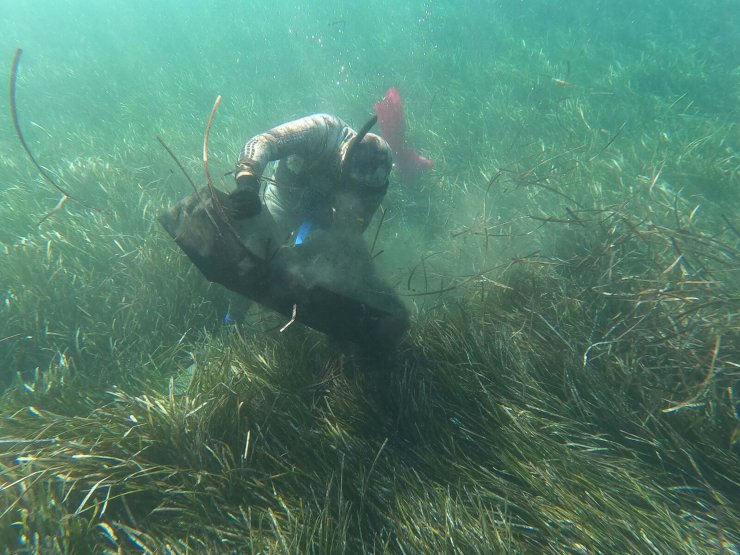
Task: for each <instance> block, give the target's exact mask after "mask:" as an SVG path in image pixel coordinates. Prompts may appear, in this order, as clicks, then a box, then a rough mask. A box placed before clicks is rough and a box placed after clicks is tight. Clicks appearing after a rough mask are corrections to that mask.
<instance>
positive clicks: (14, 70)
mask: <svg viewBox="0 0 740 555" xmlns="http://www.w3.org/2000/svg"><path fill="white" fill-rule="evenodd" d="M22 54H23V49H22V48H17V49H16V50H15V55H14V56H13V64H12V66H11V69H10V91H9V93H10V115H11V117H12V118H13V127H14V128H15V134H16V136H17V137H18V141H19V142H20V143H21V146H22V147H23V150H24V151H25V152H26V154H27V155H28V158H29V159H30V160H31V162H32V163H33V165H34V166H36V169H37V170H38V172H39V173H40V174H41V176H42V177H43V178H44V179H45V180H46V181H47V182H48V183H49V184H50V185H51V186H52V187H54V188H55V189H56V190H57V191H59V192H60V193H62V199H61V200H60V201H59V202H58V203H57V205H56V206H55V207H54V208H52V209H51V210H50V211H49V212H47V213H46V214H44V216H43V217H42V218H41V219H40V220H39V221H38V223H39V224H41V223H42V222H43V221H45V220H47V219H48V218H49V217H51V216H52V215H53V214H56V213H57V212H59V211H61V209H62V208H63V207H64V203H65V202H67V200H73V201H75V202H77V203H79V204H81V205H82V206H84V207H85V208H89V209H91V210H98V209H97V208H94V207H92V206H89V205H88V204H86V203H84V202H82V201H81V200H79V199H77V198H75V197H73V196H72V195H70V194H69V193H68V192H67V191H65V190H64V189H62V187H60V186H59V184H57V182H56V181H54V178H52V177H51V175H50V174H49V172H48V171H46V170H45V169H44V167H43V166H42V165H41V164H40V163H39V162H38V160H36V157H35V156H34V155H33V153H32V152H31V149H30V148H29V146H28V143H26V139H25V138H24V137H23V132H22V131H21V126H20V123H19V121H18V108H17V106H16V101H15V89H16V86H15V84H16V81H17V77H18V65H19V64H20V61H21V55H22Z"/></svg>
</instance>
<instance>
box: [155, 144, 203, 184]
mask: <svg viewBox="0 0 740 555" xmlns="http://www.w3.org/2000/svg"><path fill="white" fill-rule="evenodd" d="M157 140H158V141H159V144H160V145H162V148H163V149H165V151H166V152H167V154H169V155H170V158H172V160H173V161H174V162H175V164H177V167H178V168H180V171H181V172H182V174H183V175H184V176H185V179H187V180H188V183H190V185H191V186H192V187H193V191H194V192H195V196H196V197H197V196H198V187H196V186H195V182H194V181H193V178H192V177H190V174H189V173H188V172H187V170H186V169H185V167H184V166H183V165H182V164H181V163H180V160H178V159H177V156H175V153H174V152H172V149H170V147H169V146H167V144H166V143H165V142H164V140H163V139H162V137H160V136H159V135H157Z"/></svg>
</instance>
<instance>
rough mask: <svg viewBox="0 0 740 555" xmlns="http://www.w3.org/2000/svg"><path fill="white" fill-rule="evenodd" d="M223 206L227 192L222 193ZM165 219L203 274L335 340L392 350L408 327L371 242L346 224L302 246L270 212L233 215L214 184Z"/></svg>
mask: <svg viewBox="0 0 740 555" xmlns="http://www.w3.org/2000/svg"><path fill="white" fill-rule="evenodd" d="M216 194H217V195H218V197H219V199H220V200H221V202H222V203H223V201H224V198H225V194H224V193H222V192H220V191H217V192H216ZM159 221H160V223H161V224H162V226H163V227H164V228H165V229H166V230H167V232H168V233H169V234H170V235H171V236H172V238H173V239H174V240H175V242H176V243H177V244H178V245H179V246H180V248H181V249H182V250H183V251H184V252H185V254H187V255H188V257H189V258H190V259H191V260H192V261H193V263H194V264H195V265H196V266H197V268H198V269H199V270H200V271H201V273H202V274H203V275H204V276H205V277H206V278H207V279H208V280H209V281H212V282H215V283H219V284H221V285H223V286H225V287H227V288H228V289H230V290H231V291H234V292H236V293H239V294H241V295H245V296H246V297H249V298H250V299H252V300H254V301H256V302H258V303H260V304H263V305H264V306H267V307H269V308H271V309H273V310H276V311H278V312H280V313H281V314H283V315H285V316H286V317H287V318H291V317H292V315H293V308H294V306H295V314H296V320H297V321H298V322H301V323H303V324H305V325H307V326H310V327H312V328H314V329H316V330H318V331H321V332H324V333H326V334H328V335H330V336H332V337H333V338H335V339H338V340H343V341H351V342H353V343H356V344H358V345H360V346H361V347H363V349H365V350H369V351H374V350H376V349H378V350H384V349H387V348H389V347H391V346H392V345H393V344H394V343H396V342H397V341H398V339H399V338H400V337H401V336H402V335H403V333H404V332H405V331H406V329H407V328H408V321H409V317H408V312H407V311H406V308H405V307H404V306H403V303H402V302H401V300H400V299H399V298H398V296H397V295H396V294H395V293H394V292H393V290H392V289H391V288H390V287H389V285H388V284H387V283H385V282H384V281H383V280H381V279H380V278H379V277H378V276H377V274H376V273H375V270H374V265H373V262H372V259H371V257H370V253H369V252H368V249H367V246H366V244H365V241H364V240H363V238H362V236H361V235H360V234H358V233H347V232H343V231H342V229H336V228H332V229H329V230H316V231H315V232H312V233H311V234H310V236H309V238H308V239H307V240H306V241H305V242H304V243H302V244H301V245H296V246H292V245H290V243H289V242H287V241H286V239H287V238H286V237H278V235H277V233H278V232H277V226H276V225H275V223H274V222H273V221H272V218H271V217H270V214H269V212H268V211H267V210H262V212H261V213H260V215H259V216H257V217H256V218H250V219H247V220H243V221H239V222H237V221H233V220H230V219H228V218H226V217H225V215H224V214H223V213H222V212H221V210H220V209H219V208H218V207H214V206H213V199H212V197H211V193H210V191H209V190H208V188H207V187H204V188H203V189H201V190H200V191H199V192H198V193H197V194H192V195H190V196H188V197H186V198H185V199H183V200H182V201H180V202H178V203H177V204H176V205H175V206H173V207H172V208H171V209H170V210H169V211H168V212H165V213H163V214H162V215H160V217H159Z"/></svg>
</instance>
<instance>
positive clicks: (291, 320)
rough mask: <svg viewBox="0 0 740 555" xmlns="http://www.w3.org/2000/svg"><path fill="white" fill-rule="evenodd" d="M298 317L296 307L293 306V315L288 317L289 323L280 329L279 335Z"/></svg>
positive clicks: (295, 305)
mask: <svg viewBox="0 0 740 555" xmlns="http://www.w3.org/2000/svg"><path fill="white" fill-rule="evenodd" d="M297 316H298V305H297V304H294V305H293V315H292V316H291V317H290V321H289V322H288V323H287V324H285V325H284V326H283V327H282V328H280V333H283V332H284V331H285V330H287V329H288V326H290V325H291V324H292V323H293V322H295V319H296V317H297Z"/></svg>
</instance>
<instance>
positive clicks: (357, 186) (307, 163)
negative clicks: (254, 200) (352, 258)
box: [236, 114, 392, 232]
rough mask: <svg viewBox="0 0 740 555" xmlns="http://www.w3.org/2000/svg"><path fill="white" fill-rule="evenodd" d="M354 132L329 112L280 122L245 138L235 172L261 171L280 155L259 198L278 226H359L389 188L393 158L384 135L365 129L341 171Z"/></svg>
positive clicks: (288, 228)
mask: <svg viewBox="0 0 740 555" xmlns="http://www.w3.org/2000/svg"><path fill="white" fill-rule="evenodd" d="M356 135H357V133H356V132H355V130H354V129H352V128H351V127H349V126H348V125H347V124H346V123H345V122H344V121H342V120H341V119H339V118H338V117H336V116H331V115H328V114H314V115H312V116H307V117H304V118H301V119H298V120H295V121H291V122H288V123H284V124H282V125H279V126H278V127H275V128H274V129H271V130H270V131H267V132H265V133H262V134H260V135H257V136H255V137H253V138H251V139H249V141H247V143H246V144H245V145H244V148H243V149H242V150H241V152H240V154H239V159H238V161H237V169H236V177H237V179H238V178H239V177H240V176H242V175H247V174H248V175H254V176H256V177H261V176H262V173H263V172H264V171H265V167H266V166H267V164H268V163H269V162H272V161H275V160H279V163H278V166H277V168H276V170H275V175H274V179H275V182H274V183H273V182H270V183H269V184H268V185H267V186H266V188H265V194H264V200H265V205H266V206H267V208H268V210H269V211H270V213H271V215H272V216H273V218H274V219H275V221H276V223H277V224H278V225H279V226H280V227H281V228H282V229H284V230H286V231H287V232H295V231H296V230H297V229H298V227H299V226H300V225H301V224H303V223H304V222H306V221H311V222H312V224H313V225H314V226H315V227H328V225H329V224H330V223H334V224H336V223H337V222H338V221H339V222H341V223H342V224H344V225H346V226H350V227H352V228H353V229H356V230H358V231H360V232H362V231H364V230H365V228H367V226H368V224H369V223H370V220H371V219H372V216H373V214H374V213H375V211H376V210H377V208H378V206H379V204H380V202H381V200H382V199H383V196H384V195H385V192H386V190H387V188H388V175H389V173H390V170H391V166H392V158H391V149H390V147H389V146H388V144H387V143H386V142H385V140H383V139H382V138H381V137H379V136H378V135H374V134H372V133H368V134H367V135H366V136H365V138H364V139H363V140H362V142H361V143H359V145H360V146H362V148H361V149H355V151H354V152H353V154H352V163H351V164H349V165H348V167H349V171H347V168H345V170H344V175H342V170H343V165H344V158H345V156H346V154H347V148H348V146H349V144H350V141H351V140H352V139H353V138H354V137H355V136H356ZM342 181H343V182H342Z"/></svg>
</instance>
